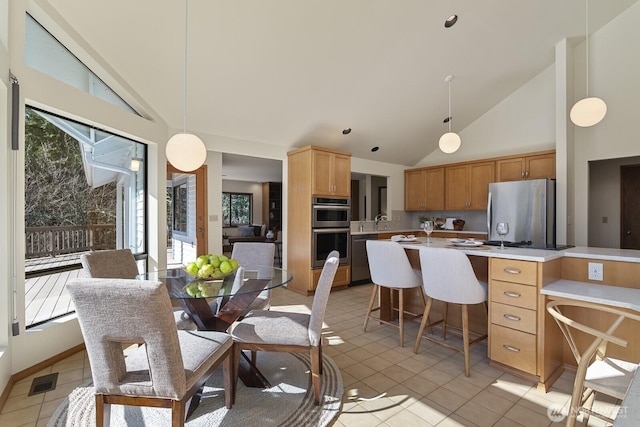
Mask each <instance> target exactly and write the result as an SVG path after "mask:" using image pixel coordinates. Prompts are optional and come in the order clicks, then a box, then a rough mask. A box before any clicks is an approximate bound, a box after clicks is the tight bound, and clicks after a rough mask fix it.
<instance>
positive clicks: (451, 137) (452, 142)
mask: <svg viewBox="0 0 640 427" xmlns="http://www.w3.org/2000/svg"><path fill="white" fill-rule="evenodd" d="M461 142H462V141H461V140H460V136H459V135H458V134H457V133H455V132H447V133H445V134H444V135H442V136H441V137H440V141H439V142H438V146H439V147H440V150H442V152H443V153H447V154H451V153H455V152H456V151H458V148H460V144H461Z"/></svg>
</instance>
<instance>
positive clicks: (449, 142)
mask: <svg viewBox="0 0 640 427" xmlns="http://www.w3.org/2000/svg"><path fill="white" fill-rule="evenodd" d="M451 80H453V75H451V74H450V75H448V76H447V77H446V78H445V79H444V81H445V82H447V83H449V116H447V118H448V120H447V121H448V123H449V132H447V133H445V134H444V135H442V136H441V137H440V141H439V142H438V146H439V147H440V150H442V152H443V153H447V154H451V153H455V152H456V151H458V148H460V144H461V143H462V141H461V140H460V136H459V135H458V134H457V133H455V132H451Z"/></svg>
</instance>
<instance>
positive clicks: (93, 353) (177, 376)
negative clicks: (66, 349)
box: [67, 278, 236, 427]
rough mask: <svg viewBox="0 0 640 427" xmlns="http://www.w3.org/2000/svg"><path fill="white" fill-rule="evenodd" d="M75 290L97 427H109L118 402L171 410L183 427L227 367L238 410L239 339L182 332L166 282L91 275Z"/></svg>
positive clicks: (229, 392) (72, 286)
mask: <svg viewBox="0 0 640 427" xmlns="http://www.w3.org/2000/svg"><path fill="white" fill-rule="evenodd" d="M67 289H68V291H69V293H70V295H71V298H72V300H73V302H74V304H75V307H76V313H77V315H78V320H79V322H80V328H81V330H82V336H83V338H84V342H85V347H86V350H87V354H88V356H89V363H90V366H91V376H92V378H93V387H94V389H95V403H96V426H97V427H102V425H103V423H105V422H106V424H107V425H108V421H109V415H110V405H111V404H119V405H126V406H151V407H162V408H171V419H172V422H171V424H172V426H183V425H184V421H185V415H189V414H191V413H192V412H193V410H194V409H195V407H196V406H197V404H198V403H199V399H200V395H199V393H200V391H201V389H202V387H203V385H204V383H205V382H206V380H207V379H208V378H209V376H210V375H211V374H212V373H213V371H214V370H215V369H216V368H217V367H218V366H219V365H220V364H223V369H224V387H225V403H226V406H227V408H231V406H232V404H233V401H234V399H235V375H236V371H235V366H236V364H235V363H234V361H233V357H234V356H235V353H234V352H233V340H232V339H231V337H230V336H229V335H228V334H226V333H223V332H213V331H179V330H178V329H177V328H176V324H175V322H174V320H173V314H172V309H171V302H170V300H169V293H168V291H167V288H166V286H165V285H163V284H162V283H160V282H151V281H146V280H130V279H93V278H84V279H73V280H70V281H69V282H68V283H67ZM131 342H137V343H138V344H140V346H139V347H137V348H136V349H135V350H133V352H132V353H131V354H129V355H128V356H126V357H125V355H124V353H123V351H122V346H123V343H131ZM188 402H191V403H190V404H189V408H187V405H188ZM187 409H188V411H189V412H188V414H187Z"/></svg>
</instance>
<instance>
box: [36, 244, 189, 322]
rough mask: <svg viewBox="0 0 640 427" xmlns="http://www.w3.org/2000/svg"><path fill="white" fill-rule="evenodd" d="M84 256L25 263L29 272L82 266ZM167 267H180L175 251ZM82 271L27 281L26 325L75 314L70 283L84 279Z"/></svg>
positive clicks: (62, 256)
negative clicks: (174, 258) (67, 285)
mask: <svg viewBox="0 0 640 427" xmlns="http://www.w3.org/2000/svg"><path fill="white" fill-rule="evenodd" d="M80 255H81V254H80V253H75V254H66V255H59V256H55V257H44V258H32V259H28V260H26V262H25V271H26V272H34V271H38V270H43V269H48V268H54V267H63V266H70V265H73V264H78V265H79V264H80ZM167 266H168V267H176V266H180V263H179V262H175V261H173V259H172V256H171V250H170V249H169V250H168V251H167ZM81 273H82V269H81V268H78V269H75V270H70V271H64V272H61V273H54V274H47V275H44V276H39V277H33V278H30V279H27V280H26V281H25V287H24V289H25V296H24V300H25V301H24V304H25V324H26V326H27V327H29V326H31V325H34V324H37V323H40V322H44V321H47V320H49V319H53V318H55V317H59V316H62V315H64V314H68V313H72V312H73V311H74V310H75V307H74V306H73V304H72V302H71V298H70V296H69V294H68V293H67V290H66V287H65V286H66V284H67V281H68V280H70V279H75V278H77V277H80V275H81Z"/></svg>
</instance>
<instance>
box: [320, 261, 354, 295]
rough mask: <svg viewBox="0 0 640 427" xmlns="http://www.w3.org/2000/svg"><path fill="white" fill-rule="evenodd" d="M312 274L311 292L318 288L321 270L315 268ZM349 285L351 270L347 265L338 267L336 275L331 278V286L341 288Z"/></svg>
mask: <svg viewBox="0 0 640 427" xmlns="http://www.w3.org/2000/svg"><path fill="white" fill-rule="evenodd" d="M312 274H313V290H315V289H316V288H317V287H318V281H319V280H320V275H321V274H322V269H321V268H316V269H314V270H312ZM349 283H351V269H350V266H348V265H341V266H339V267H338V270H337V271H336V275H335V277H334V278H333V284H332V285H331V286H332V287H333V286H342V285H348V284H349Z"/></svg>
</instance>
